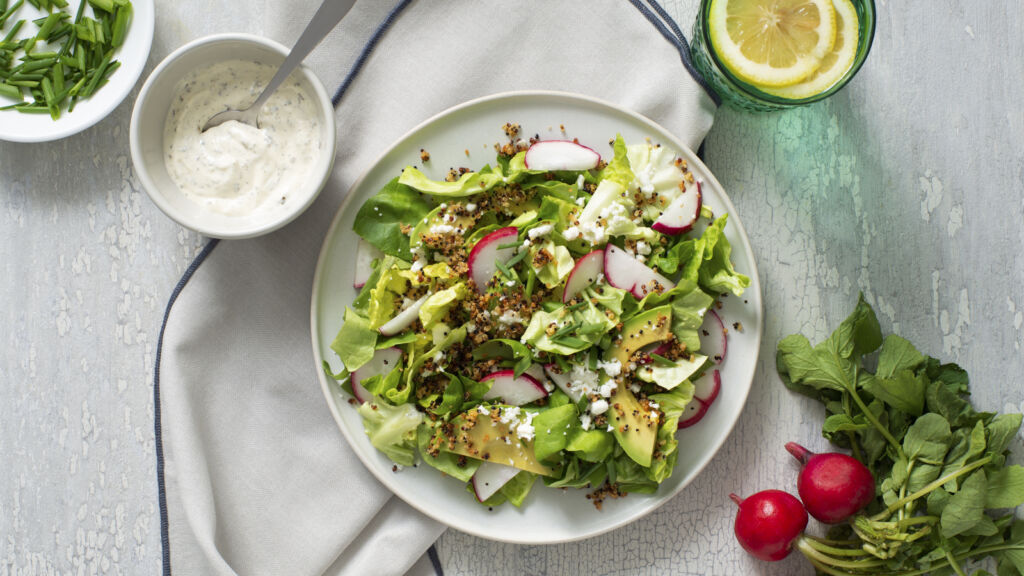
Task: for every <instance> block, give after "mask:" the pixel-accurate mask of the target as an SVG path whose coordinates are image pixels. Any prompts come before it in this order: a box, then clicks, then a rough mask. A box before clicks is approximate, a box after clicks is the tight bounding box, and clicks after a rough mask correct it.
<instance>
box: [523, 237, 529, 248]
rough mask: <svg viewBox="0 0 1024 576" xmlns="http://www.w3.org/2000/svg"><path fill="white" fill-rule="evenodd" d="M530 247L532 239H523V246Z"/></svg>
mask: <svg viewBox="0 0 1024 576" xmlns="http://www.w3.org/2000/svg"><path fill="white" fill-rule="evenodd" d="M529 247H530V239H529V238H527V239H525V240H523V248H529Z"/></svg>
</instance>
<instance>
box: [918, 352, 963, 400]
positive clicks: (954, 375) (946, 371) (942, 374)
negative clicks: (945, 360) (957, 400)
mask: <svg viewBox="0 0 1024 576" xmlns="http://www.w3.org/2000/svg"><path fill="white" fill-rule="evenodd" d="M925 373H926V374H927V375H928V379H929V380H932V381H934V382H942V383H943V384H946V385H948V386H949V387H950V388H951V389H952V390H953V391H954V392H956V393H957V394H966V393H967V387H968V384H969V379H968V377H967V371H966V370H964V369H963V368H961V367H959V366H957V365H956V364H953V363H949V364H942V363H940V362H939V361H938V360H936V359H935V358H928V359H927V360H926V361H925Z"/></svg>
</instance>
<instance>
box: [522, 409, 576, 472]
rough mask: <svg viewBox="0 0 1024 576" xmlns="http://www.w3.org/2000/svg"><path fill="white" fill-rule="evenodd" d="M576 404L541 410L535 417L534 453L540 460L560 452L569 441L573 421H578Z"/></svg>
mask: <svg viewBox="0 0 1024 576" xmlns="http://www.w3.org/2000/svg"><path fill="white" fill-rule="evenodd" d="M578 414H579V413H578V412H577V411H576V406H575V405H573V404H566V405H564V406H559V407H557V408H548V409H547V410H543V411H541V412H540V413H539V414H537V416H536V417H535V418H534V419H533V428H534V431H535V432H534V434H535V435H534V439H533V453H534V455H536V456H537V459H538V460H547V459H548V457H550V456H552V455H555V454H558V453H559V452H561V451H562V450H563V449H564V448H565V446H566V445H567V444H568V443H569V432H570V430H571V428H572V424H573V422H576V421H578V420H577V416H578Z"/></svg>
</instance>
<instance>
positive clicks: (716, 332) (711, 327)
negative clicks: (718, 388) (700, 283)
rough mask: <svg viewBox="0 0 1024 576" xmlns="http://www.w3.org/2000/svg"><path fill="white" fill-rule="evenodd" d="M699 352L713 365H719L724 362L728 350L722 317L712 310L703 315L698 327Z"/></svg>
mask: <svg viewBox="0 0 1024 576" xmlns="http://www.w3.org/2000/svg"><path fill="white" fill-rule="evenodd" d="M699 336H700V351H701V354H704V355H705V356H707V357H708V358H711V361H712V362H714V363H715V364H721V363H722V362H723V361H724V360H725V353H726V352H727V351H728V349H729V343H728V342H727V340H726V332H725V323H723V322H722V317H721V316H719V315H718V313H717V312H715V311H714V310H712V309H710V308H709V309H708V311H707V313H705V314H704V323H703V324H701V325H700V334H699Z"/></svg>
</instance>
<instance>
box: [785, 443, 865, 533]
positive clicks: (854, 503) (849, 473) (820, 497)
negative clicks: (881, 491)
mask: <svg viewBox="0 0 1024 576" xmlns="http://www.w3.org/2000/svg"><path fill="white" fill-rule="evenodd" d="M786 450H788V451H789V453H790V454H792V455H793V456H794V457H795V458H796V459H797V460H799V461H800V462H801V463H803V470H801V471H800V477H799V479H797V483H796V488H797V492H799V493H800V499H801V500H803V502H804V507H805V508H807V512H809V513H810V514H811V516H814V517H815V518H817V519H818V520H820V521H822V522H824V523H826V524H838V523H839V522H843V521H844V520H846V519H847V518H849V517H850V516H853V515H854V514H856V513H857V512H859V511H860V510H861V509H862V508H864V507H865V506H867V505H868V503H870V502H871V500H872V499H874V497H875V479H874V477H872V476H871V471H870V470H868V468H867V466H865V465H863V464H861V463H860V461H858V460H857V459H856V458H851V457H850V456H847V455H846V454H839V453H836V452H830V453H827V454H815V453H814V452H811V451H810V450H808V449H806V448H804V447H803V446H801V445H799V444H797V443H795V442H790V443H788V444H786Z"/></svg>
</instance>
